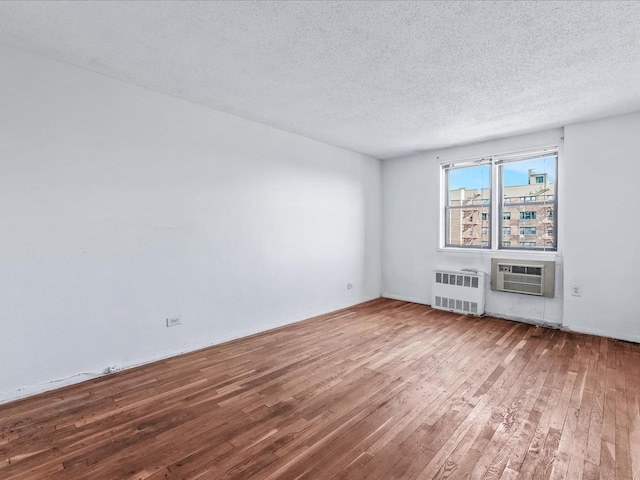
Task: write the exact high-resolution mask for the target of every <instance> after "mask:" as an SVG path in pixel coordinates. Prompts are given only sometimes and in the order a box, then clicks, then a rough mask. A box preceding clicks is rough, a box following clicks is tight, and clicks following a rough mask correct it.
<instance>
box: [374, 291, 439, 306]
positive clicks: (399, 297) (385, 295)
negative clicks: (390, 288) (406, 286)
mask: <svg viewBox="0 0 640 480" xmlns="http://www.w3.org/2000/svg"><path fill="white" fill-rule="evenodd" d="M382 298H389V299H391V300H400V301H402V302H410V303H419V304H421V305H429V306H430V305H431V301H430V300H427V299H426V298H413V297H405V296H404V295H394V294H393V293H383V294H382Z"/></svg>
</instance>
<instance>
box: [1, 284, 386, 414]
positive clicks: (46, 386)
mask: <svg viewBox="0 0 640 480" xmlns="http://www.w3.org/2000/svg"><path fill="white" fill-rule="evenodd" d="M377 298H380V297H379V296H373V297H370V298H368V297H365V298H364V299H359V300H358V301H357V302H356V303H348V304H345V305H339V304H338V305H333V306H331V307H328V308H326V309H321V310H318V311H312V312H307V313H304V314H300V315H296V316H293V317H290V318H287V319H285V320H283V321H280V322H274V323H272V324H271V325H269V326H267V327H266V328H265V327H262V328H247V329H243V330H236V331H234V332H229V333H227V334H225V335H220V336H218V337H216V338H215V339H210V340H209V341H207V342H197V343H193V344H191V345H189V346H188V347H183V348H180V349H176V350H172V351H165V352H162V353H158V354H157V355H153V356H151V357H145V358H139V359H136V360H135V361H133V362H129V363H127V364H117V365H116V370H115V372H120V371H123V370H129V369H131V368H136V367H140V366H143V365H148V364H151V363H154V362H159V361H162V360H167V359H169V358H172V357H177V356H179V355H184V354H185V353H191V352H195V351H197V350H202V349H204V348H209V347H213V346H216V345H221V344H223V343H227V342H230V341H233V340H237V339H239V338H245V337H250V336H252V335H257V334H261V333H266V332H269V331H271V330H277V329H278V328H282V327H285V326H287V325H293V324H294V323H298V322H302V321H305V320H310V319H312V318H315V317H319V316H321V315H326V314H328V313H333V312H336V311H339V310H343V309H345V308H350V307H353V306H355V305H359V304H361V303H365V302H369V301H371V300H375V299H377ZM111 374H112V373H104V372H82V373H77V374H75V375H72V376H70V377H65V378H60V379H55V380H50V381H47V382H42V383H38V384H34V385H26V386H21V387H18V388H14V389H12V390H8V391H0V405H2V404H4V403H9V402H13V401H16V400H20V399H22V398H26V397H31V396H33V395H38V394H40V393H44V392H48V391H51V390H57V389H59V388H63V387H67V386H69V385H74V384H77V383H81V382H86V381H88V380H93V379H95V378H99V377H103V376H105V375H111Z"/></svg>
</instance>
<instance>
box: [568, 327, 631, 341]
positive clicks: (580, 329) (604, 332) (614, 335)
mask: <svg viewBox="0 0 640 480" xmlns="http://www.w3.org/2000/svg"><path fill="white" fill-rule="evenodd" d="M562 329H563V330H565V331H567V332H575V333H586V334H587V335H596V336H598V337H607V338H613V339H614V340H622V341H624V342H633V343H640V335H624V334H623V335H620V334H619V333H615V332H609V331H607V330H600V329H594V328H583V327H574V326H571V325H563V326H562Z"/></svg>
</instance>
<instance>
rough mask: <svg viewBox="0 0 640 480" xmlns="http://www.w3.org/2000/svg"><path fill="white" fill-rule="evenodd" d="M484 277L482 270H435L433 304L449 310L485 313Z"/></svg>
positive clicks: (470, 313) (474, 313)
mask: <svg viewBox="0 0 640 480" xmlns="http://www.w3.org/2000/svg"><path fill="white" fill-rule="evenodd" d="M484 277H485V274H484V273H482V272H478V273H470V272H452V271H448V270H436V271H434V272H433V286H432V292H433V295H432V301H431V306H432V307H433V308H437V309H440V310H447V311H449V312H457V313H464V314H469V315H483V314H484V295H485V290H484V282H485V278H484Z"/></svg>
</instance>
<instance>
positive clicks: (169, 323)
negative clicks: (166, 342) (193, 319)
mask: <svg viewBox="0 0 640 480" xmlns="http://www.w3.org/2000/svg"><path fill="white" fill-rule="evenodd" d="M181 324H182V322H181V321H180V317H172V318H167V327H175V326H176V325H181Z"/></svg>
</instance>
